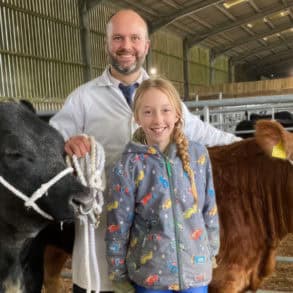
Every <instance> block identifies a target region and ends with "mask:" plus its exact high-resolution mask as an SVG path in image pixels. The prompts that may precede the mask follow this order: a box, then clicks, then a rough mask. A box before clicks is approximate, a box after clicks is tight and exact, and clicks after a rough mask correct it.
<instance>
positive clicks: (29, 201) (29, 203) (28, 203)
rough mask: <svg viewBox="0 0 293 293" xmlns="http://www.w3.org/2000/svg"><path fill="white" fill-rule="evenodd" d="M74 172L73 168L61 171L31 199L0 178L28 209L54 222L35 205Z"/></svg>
mask: <svg viewBox="0 0 293 293" xmlns="http://www.w3.org/2000/svg"><path fill="white" fill-rule="evenodd" d="M72 172H73V168H71V167H69V168H66V169H65V170H63V171H61V172H60V173H59V174H57V175H56V176H55V177H53V178H52V179H51V180H49V181H48V182H47V183H44V184H42V185H41V187H40V188H38V189H37V190H36V191H35V192H34V193H33V194H32V195H31V196H30V197H28V196H26V195H25V194H24V193H22V192H21V191H20V190H18V189H17V188H15V187H14V186H12V185H11V184H10V183H9V182H8V181H7V180H6V179H4V178H3V177H2V176H0V183H1V184H2V185H3V186H5V187H6V188H7V189H8V190H10V191H11V192H12V193H13V194H14V195H16V196H17V197H19V198H20V199H22V200H23V201H24V205H25V206H26V207H27V208H30V207H32V208H33V209H34V210H35V211H36V212H37V213H39V214H40V215H42V216H43V217H44V218H46V219H49V220H54V218H53V217H52V216H51V215H49V214H47V213H46V212H44V211H43V210H42V209H40V208H39V206H38V205H37V204H36V203H35V202H36V201H37V200H38V199H39V198H41V197H42V196H43V195H44V194H45V195H47V194H48V189H49V188H50V187H51V186H52V185H54V184H55V183H56V182H58V181H59V180H61V179H62V178H63V177H64V176H66V175H67V174H70V173H72Z"/></svg>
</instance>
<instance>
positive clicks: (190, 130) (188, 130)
mask: <svg viewBox="0 0 293 293" xmlns="http://www.w3.org/2000/svg"><path fill="white" fill-rule="evenodd" d="M182 111H183V117H184V132H185V134H186V136H187V137H188V138H189V139H190V140H194V141H196V142H198V143H201V144H203V145H206V146H216V145H226V144H230V143H233V142H236V141H239V140H241V138H240V137H237V136H235V135H234V134H232V133H228V132H225V131H222V130H220V129H217V128H215V127H214V126H212V125H211V124H209V123H206V122H203V121H202V120H200V118H199V117H198V116H195V115H193V114H191V113H190V111H189V110H188V108H187V107H186V105H185V104H183V103H182Z"/></svg>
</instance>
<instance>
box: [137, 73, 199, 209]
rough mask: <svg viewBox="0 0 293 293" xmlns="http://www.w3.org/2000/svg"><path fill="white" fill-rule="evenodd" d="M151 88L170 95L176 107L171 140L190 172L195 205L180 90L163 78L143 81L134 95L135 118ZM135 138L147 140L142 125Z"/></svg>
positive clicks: (193, 184)
mask: <svg viewBox="0 0 293 293" xmlns="http://www.w3.org/2000/svg"><path fill="white" fill-rule="evenodd" d="M150 88H155V89H158V90H159V91H161V92H163V93H164V94H165V95H166V96H167V97H168V99H169V101H170V103H171V105H172V106H173V107H174V108H175V111H176V114H177V117H178V121H177V122H176V123H175V127H174V130H173V134H172V137H171V141H173V142H175V143H176V145H177V149H178V155H179V157H180V159H181V161H182V164H183V169H184V170H185V171H186V173H187V174H188V177H189V180H190V183H191V192H192V195H193V197H194V201H195V205H197V201H198V199H197V197H198V196H197V190H196V185H195V180H194V172H193V170H192V169H191V167H190V157H189V153H188V140H187V138H186V136H185V135H184V133H183V113H182V106H181V99H180V96H179V93H178V91H177V90H176V88H175V87H174V86H173V84H172V83H171V82H170V81H168V80H166V79H163V78H151V79H147V80H145V81H143V82H142V83H141V84H140V86H139V87H138V89H137V90H136V93H135V96H134V103H133V113H134V118H135V120H138V112H139V108H140V105H141V100H142V98H143V96H144V94H145V93H146V92H147V91H148V90H149V89H150ZM135 138H136V139H137V140H138V141H140V142H141V143H145V142H146V137H145V133H144V132H143V130H142V128H141V127H140V128H139V129H138V130H137V131H136V133H135Z"/></svg>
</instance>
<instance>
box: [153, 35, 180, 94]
mask: <svg viewBox="0 0 293 293" xmlns="http://www.w3.org/2000/svg"><path fill="white" fill-rule="evenodd" d="M182 55H183V54H182V40H181V39H180V38H179V37H177V36H175V35H174V34H171V33H169V32H167V31H158V32H156V33H154V34H153V35H152V36H151V52H150V59H151V67H153V68H156V71H157V74H158V75H160V76H163V77H165V78H168V79H170V80H171V81H172V82H173V83H174V85H175V86H176V88H177V90H178V91H179V93H180V95H183V87H184V79H183V59H182Z"/></svg>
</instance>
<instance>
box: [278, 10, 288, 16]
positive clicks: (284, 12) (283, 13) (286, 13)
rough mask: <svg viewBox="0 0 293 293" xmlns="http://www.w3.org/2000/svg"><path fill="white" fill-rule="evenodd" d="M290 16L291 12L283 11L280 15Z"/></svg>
mask: <svg viewBox="0 0 293 293" xmlns="http://www.w3.org/2000/svg"><path fill="white" fill-rule="evenodd" d="M288 14H289V10H285V11H281V12H280V15H281V16H287V15H288Z"/></svg>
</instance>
